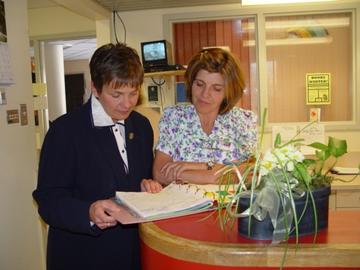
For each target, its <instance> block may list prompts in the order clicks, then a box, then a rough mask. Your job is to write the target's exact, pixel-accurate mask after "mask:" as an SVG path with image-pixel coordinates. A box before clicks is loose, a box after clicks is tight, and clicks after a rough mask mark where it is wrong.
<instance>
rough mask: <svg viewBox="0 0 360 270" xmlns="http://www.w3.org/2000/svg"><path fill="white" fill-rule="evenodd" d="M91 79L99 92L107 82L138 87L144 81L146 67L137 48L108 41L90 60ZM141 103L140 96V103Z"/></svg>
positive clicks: (116, 85) (115, 85)
mask: <svg viewBox="0 0 360 270" xmlns="http://www.w3.org/2000/svg"><path fill="white" fill-rule="evenodd" d="M89 66H90V74H91V80H92V82H93V84H94V87H95V89H96V91H97V92H98V93H101V91H102V87H103V86H104V85H106V84H108V85H111V86H113V87H114V88H118V87H121V86H124V85H128V86H131V87H135V88H138V89H139V91H140V88H141V85H142V84H143V81H144V69H143V67H142V65H141V61H140V57H139V55H138V53H137V52H136V50H135V49H133V48H130V47H128V46H126V45H125V44H123V43H116V44H112V43H108V44H105V45H103V46H101V47H99V48H98V49H97V50H96V51H95V52H94V54H93V56H92V57H91V60H90V64H89ZM140 103H141V96H139V100H138V105H139V104H140Z"/></svg>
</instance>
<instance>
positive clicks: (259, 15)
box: [163, 2, 360, 131]
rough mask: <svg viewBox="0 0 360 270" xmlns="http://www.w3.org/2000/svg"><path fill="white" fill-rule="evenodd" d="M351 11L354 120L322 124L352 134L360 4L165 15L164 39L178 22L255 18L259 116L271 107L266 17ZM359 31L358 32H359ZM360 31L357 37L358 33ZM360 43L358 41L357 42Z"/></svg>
mask: <svg viewBox="0 0 360 270" xmlns="http://www.w3.org/2000/svg"><path fill="white" fill-rule="evenodd" d="M341 12H348V13H351V16H352V20H351V23H352V26H351V37H352V39H351V50H352V52H351V54H352V62H351V74H350V76H349V77H350V80H351V82H350V87H351V89H352V91H351V95H352V96H353V99H352V106H353V107H352V113H351V115H352V120H350V121H328V122H323V121H321V123H322V124H324V125H325V129H326V131H350V130H360V3H355V2H353V3H335V2H329V3H312V4H289V5H282V6H279V5H268V6H259V7H254V6H241V8H239V9H234V8H232V9H230V10H216V11H204V12H192V13H178V14H165V15H164V16H163V26H164V37H165V39H167V40H170V41H171V40H173V33H172V24H173V23H177V22H188V21H204V20H220V19H234V18H239V17H248V16H253V17H254V18H255V26H256V27H255V28H256V33H255V36H256V58H257V60H256V63H257V66H258V70H257V74H258V78H255V79H256V80H257V85H258V87H259V89H258V91H259V93H260V94H259V95H258V96H259V100H258V106H259V111H258V112H257V113H258V114H259V117H260V115H261V114H262V111H263V109H264V108H267V107H268V89H267V79H268V78H267V77H268V76H267V55H266V46H265V40H266V30H265V18H266V17H267V16H285V15H311V14H331V13H341ZM357 30H358V31H357ZM357 32H358V34H357ZM358 40H359V41H358ZM265 121H266V123H267V125H266V126H267V128H266V130H267V131H269V130H270V129H271V127H272V126H278V125H284V126H286V125H301V124H304V122H291V123H285V122H281V123H279V122H277V123H271V122H268V121H267V119H266V120H265Z"/></svg>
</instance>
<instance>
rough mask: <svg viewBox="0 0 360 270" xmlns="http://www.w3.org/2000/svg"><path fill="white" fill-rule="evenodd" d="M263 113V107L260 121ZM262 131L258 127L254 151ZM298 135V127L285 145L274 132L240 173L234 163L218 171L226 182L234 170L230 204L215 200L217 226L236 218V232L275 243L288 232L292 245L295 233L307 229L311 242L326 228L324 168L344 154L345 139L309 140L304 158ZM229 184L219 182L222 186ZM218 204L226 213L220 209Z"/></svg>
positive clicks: (327, 182) (330, 178)
mask: <svg viewBox="0 0 360 270" xmlns="http://www.w3.org/2000/svg"><path fill="white" fill-rule="evenodd" d="M265 115H266V111H265V112H264V115H263V119H265ZM311 124H312V123H310V124H309V125H311ZM307 127H308V126H306V127H305V128H307ZM263 134H264V125H262V130H261V133H260V140H259V144H260V146H258V149H261V143H262V137H263ZM299 134H301V131H300V132H299V133H298V134H297V135H296V136H295V137H294V138H293V139H291V140H290V141H288V142H285V143H284V142H282V141H281V136H280V135H279V134H278V135H277V136H276V139H275V142H274V146H273V148H272V149H270V150H268V151H267V152H266V153H265V154H262V153H261V152H260V151H258V152H256V153H255V155H254V160H253V162H251V163H249V164H248V165H247V166H246V168H245V170H244V171H243V172H242V173H241V172H240V170H239V168H238V165H239V164H234V163H229V164H228V165H227V166H226V167H225V168H224V169H223V171H222V182H223V183H224V182H225V183H226V182H228V180H229V179H231V177H230V176H229V175H234V174H235V175H236V177H237V179H238V185H237V186H236V188H235V193H234V194H233V196H232V203H228V204H225V202H224V203H223V202H222V201H221V198H220V200H219V213H220V214H219V218H220V224H221V226H222V227H224V225H225V224H226V223H228V222H231V221H234V218H239V220H238V230H239V233H240V234H242V235H244V236H246V237H249V238H252V239H260V240H272V241H273V242H275V243H278V242H281V241H287V240H288V239H289V237H291V236H294V237H296V243H297V242H298V237H299V235H303V234H310V233H314V241H315V239H316V234H317V231H318V230H320V229H323V228H326V227H327V222H328V206H329V195H330V189H331V186H330V183H331V182H332V181H333V180H334V176H332V175H331V174H330V170H331V168H333V167H334V166H335V165H336V162H337V160H338V158H339V157H341V156H342V155H344V154H345V153H347V143H346V141H345V140H340V139H336V138H333V137H329V139H328V142H327V144H323V143H320V142H315V143H312V144H310V145H309V146H310V147H313V148H314V149H315V155H314V156H313V157H305V156H304V155H303V154H302V152H301V151H299V146H301V145H302V142H303V140H302V139H299V138H298V137H299ZM329 163H330V164H329ZM355 177H356V176H355ZM229 185H231V184H225V185H222V186H225V189H227V188H228V186H229ZM220 193H221V192H220ZM222 193H225V194H226V192H224V191H222ZM224 198H225V197H224ZM223 207H225V208H226V211H220V209H221V208H223ZM284 256H285V255H284Z"/></svg>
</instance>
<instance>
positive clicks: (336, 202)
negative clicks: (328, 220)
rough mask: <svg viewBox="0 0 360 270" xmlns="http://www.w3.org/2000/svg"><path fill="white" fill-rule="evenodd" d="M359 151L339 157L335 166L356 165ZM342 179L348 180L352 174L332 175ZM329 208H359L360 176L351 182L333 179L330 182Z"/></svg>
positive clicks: (359, 154)
mask: <svg viewBox="0 0 360 270" xmlns="http://www.w3.org/2000/svg"><path fill="white" fill-rule="evenodd" d="M359 163H360V152H351V153H347V154H346V155H344V156H343V157H341V158H340V160H339V162H338V163H337V164H336V166H342V167H358V166H359ZM334 176H335V177H337V178H339V179H342V180H344V181H350V180H351V179H352V178H353V177H354V175H334ZM330 209H332V210H360V176H358V177H357V178H356V179H355V180H353V181H352V182H342V181H333V183H332V184H331V196H330Z"/></svg>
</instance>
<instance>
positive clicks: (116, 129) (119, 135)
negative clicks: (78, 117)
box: [91, 95, 129, 173]
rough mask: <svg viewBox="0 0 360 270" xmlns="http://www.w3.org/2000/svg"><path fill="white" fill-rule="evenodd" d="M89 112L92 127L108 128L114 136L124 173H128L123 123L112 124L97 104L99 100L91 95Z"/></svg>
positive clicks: (121, 121) (101, 107) (120, 121)
mask: <svg viewBox="0 0 360 270" xmlns="http://www.w3.org/2000/svg"><path fill="white" fill-rule="evenodd" d="M91 111H92V118H93V121H94V126H96V127H106V126H110V127H111V129H112V131H113V134H114V136H115V140H116V143H117V146H118V149H119V152H120V155H121V158H122V160H123V162H124V168H125V171H126V173H128V172H129V169H128V168H129V165H128V158H127V152H126V140H125V121H124V120H119V121H117V122H115V123H114V121H113V120H112V118H111V117H110V116H109V115H108V114H107V113H106V112H105V110H104V108H103V106H102V105H101V103H100V102H99V100H98V99H97V98H96V97H95V96H94V95H91Z"/></svg>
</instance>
